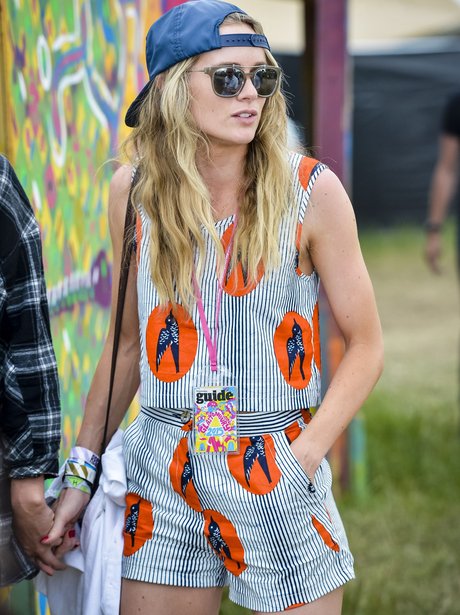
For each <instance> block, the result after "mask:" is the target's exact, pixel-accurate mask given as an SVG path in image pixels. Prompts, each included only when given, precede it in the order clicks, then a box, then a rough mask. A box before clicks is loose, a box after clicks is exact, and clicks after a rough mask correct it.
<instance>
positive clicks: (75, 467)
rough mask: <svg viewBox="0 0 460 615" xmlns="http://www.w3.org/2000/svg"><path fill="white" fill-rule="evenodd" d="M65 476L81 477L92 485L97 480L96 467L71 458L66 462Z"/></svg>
mask: <svg viewBox="0 0 460 615" xmlns="http://www.w3.org/2000/svg"><path fill="white" fill-rule="evenodd" d="M64 476H76V477H80V478H83V479H84V480H85V481H86V482H87V483H89V484H90V485H92V484H93V483H94V480H95V478H96V467H95V466H94V465H92V464H91V463H89V462H87V461H83V460H82V459H75V458H71V457H69V459H67V461H66V462H65V468H64Z"/></svg>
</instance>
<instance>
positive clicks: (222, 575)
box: [49, 0, 382, 615]
mask: <svg viewBox="0 0 460 615" xmlns="http://www.w3.org/2000/svg"><path fill="white" fill-rule="evenodd" d="M146 56H147V66H148V70H149V76H150V80H149V82H148V84H147V85H146V87H145V88H144V89H143V90H142V92H141V93H140V94H139V96H138V97H137V99H136V100H135V101H134V103H133V104H132V105H131V107H130V109H129V111H128V114H127V117H126V121H127V124H128V125H129V126H132V127H133V132H132V134H131V136H130V138H129V139H128V141H127V143H126V149H127V151H128V152H129V153H130V154H131V156H132V164H133V165H134V166H136V167H137V169H138V176H139V181H138V183H137V185H136V187H135V190H134V202H135V203H136V204H137V206H136V210H137V224H136V240H135V241H136V258H135V260H134V259H133V263H132V264H131V272H130V282H129V286H128V291H127V301H126V306H125V313H124V320H123V330H122V335H121V342H120V344H121V346H120V351H119V360H118V368H117V377H116V383H115V394H114V399H115V400H116V401H115V402H114V404H113V408H112V415H111V416H112V420H111V425H110V432H111V433H113V431H114V430H115V429H116V427H117V426H118V425H119V423H120V422H121V420H122V418H123V415H124V412H125V409H126V408H127V407H128V405H129V403H130V402H131V400H132V398H133V396H134V394H135V392H136V390H137V388H138V386H139V384H140V400H141V405H142V408H141V411H140V414H139V416H138V417H137V418H136V420H135V421H134V422H133V423H132V424H131V425H130V426H129V428H128V429H127V431H126V432H125V436H124V456H125V462H126V472H127V478H128V493H127V496H126V515H125V524H124V537H125V547H124V556H123V581H122V599H121V613H123V614H125V615H127V614H128V613H145V614H147V613H149V614H150V613H161V614H162V615H168V614H171V615H176V614H177V613H180V612H183V611H186V612H187V614H188V615H195V614H196V615H198V614H199V615H217V613H218V612H219V604H220V597H221V591H222V587H223V586H225V585H229V587H230V589H229V595H230V598H231V600H233V601H234V602H236V603H237V604H240V605H242V606H245V607H247V608H249V609H252V610H253V612H255V613H280V612H283V611H285V610H288V609H292V611H293V612H295V613H299V615H304V614H305V615H308V614H323V615H326V614H327V615H336V614H338V613H340V611H341V603H342V586H343V585H344V584H345V583H346V582H347V581H348V580H350V579H351V578H353V559H352V555H351V553H350V551H349V548H348V544H347V539H346V536H345V532H344V529H343V525H342V523H341V520H340V517H339V515H338V512H337V508H336V506H335V503H334V500H333V497H332V494H331V472H330V468H329V466H328V463H327V461H326V459H325V455H326V453H327V452H328V450H329V449H330V447H331V445H332V444H333V443H334V441H335V440H336V438H337V437H338V436H339V435H340V434H341V433H342V431H343V430H344V429H345V428H346V426H347V425H348V423H349V422H350V420H351V419H352V417H353V415H354V414H355V413H356V412H357V411H358V409H359V407H360V406H361V405H362V403H363V401H364V400H365V399H366V397H367V396H368V394H369V392H370V391H371V389H372V387H373V386H374V384H375V382H376V380H377V378H378V377H379V374H380V371H381V368H382V337H381V331H380V325H379V319H378V315H377V310H376V306H375V301H374V295H373V291H372V286H371V283H370V280H369V277H368V274H367V271H366V268H365V265H364V263H363V260H362V257H361V252H360V249H359V244H358V239H357V233H356V225H355V219H354V215H353V210H352V207H351V204H350V202H349V200H348V197H347V195H346V193H345V191H344V189H343V188H342V186H341V184H340V183H339V181H338V180H337V178H336V177H335V176H334V174H333V173H332V172H331V171H329V170H328V169H327V168H326V167H324V166H323V165H322V164H320V163H319V162H318V161H314V160H312V159H310V158H305V157H302V156H301V155H300V154H290V153H289V152H288V151H287V147H286V132H287V131H286V107H285V101H284V98H283V95H282V93H281V90H280V80H281V71H280V69H279V68H278V66H277V64H276V62H275V60H274V58H273V56H272V55H271V53H270V50H269V45H268V42H267V39H266V38H265V36H264V35H263V33H262V30H261V27H260V25H259V24H258V23H256V22H255V21H254V20H253V19H251V18H250V17H249V16H247V15H246V14H245V13H244V12H243V11H241V10H240V9H239V8H238V7H236V6H234V5H231V4H228V3H226V2H219V1H216V0H206V1H205V0H197V1H191V2H187V3H185V4H182V5H181V6H179V7H176V8H174V9H172V10H171V11H169V12H168V13H166V14H165V15H164V16H163V17H161V18H160V19H159V20H158V21H157V22H155V23H154V24H153V26H152V27H151V29H150V31H149V34H148V36H147V45H146ZM131 176H132V170H131V168H130V167H123V168H120V169H119V170H118V171H117V172H116V174H115V176H114V178H113V180H112V183H111V190H110V202H109V216H110V228H111V233H112V239H113V247H114V263H115V266H114V269H115V271H114V288H117V283H116V282H117V277H118V272H119V269H120V258H121V248H122V230H123V224H124V216H125V211H126V201H127V195H128V191H129V187H130V182H131ZM319 276H321V278H322V281H323V284H324V286H325V289H326V291H327V294H328V297H329V301H330V304H331V306H332V310H333V313H334V316H335V318H336V320H337V322H338V324H339V326H340V328H341V331H342V333H343V335H344V338H345V342H346V350H345V354H344V357H343V360H342V362H341V364H340V366H339V368H338V369H337V371H336V374H335V376H334V378H333V380H332V382H331V384H330V386H329V389H328V391H327V393H326V395H325V396H324V399H323V400H322V401H321V399H320V367H321V357H320V347H319V324H318V323H319V316H318V285H319ZM139 332H140V335H139ZM112 337H113V328H111V329H110V332H109V336H108V339H107V343H106V345H105V348H104V352H103V355H102V358H101V360H100V362H99V365H98V367H97V370H96V373H95V376H94V380H93V383H92V386H91V390H90V393H89V396H88V401H87V405H86V410H85V416H84V420H83V425H82V428H81V431H80V435H79V437H78V448H77V449H75V451H74V457H76V458H77V459H76V462H77V463H80V464H81V465H84V464H85V463H93V465H94V466H95V465H96V464H97V453H98V452H99V451H100V447H101V440H102V431H103V424H104V413H105V404H106V396H107V394H106V389H107V380H108V370H109V362H110V355H111V347H112ZM316 408H317V410H316V412H315V413H314V414H313V410H314V409H316ZM70 483H71V484H66V485H64V486H66V487H69V488H67V489H65V491H64V492H63V496H62V497H61V503H60V507H59V509H58V511H57V515H56V523H55V527H54V529H53V531H52V532H51V534H50V538H49V540H50V541H51V543H53V544H58V543H59V541H60V540H61V538H60V537H61V536H62V535H63V534H64V530H65V529H68V528H69V527H70V525H69V524H70V523H71V522H72V521H74V520H76V519H77V518H78V516H79V514H80V513H81V511H82V510H83V508H84V506H85V505H86V504H87V502H88V499H89V496H88V495H87V494H85V485H81V484H80V485H79V484H78V480H75V481H74V480H72V481H70ZM65 545H66V546H65V548H70V547H71V546H72V541H71V540H69V539H68V538H66V539H65ZM61 550H62V549H61Z"/></svg>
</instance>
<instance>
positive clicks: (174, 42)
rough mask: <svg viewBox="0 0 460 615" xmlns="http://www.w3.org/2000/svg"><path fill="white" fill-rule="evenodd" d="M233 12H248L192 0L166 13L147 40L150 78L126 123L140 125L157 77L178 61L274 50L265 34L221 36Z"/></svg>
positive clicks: (207, 0)
mask: <svg viewBox="0 0 460 615" xmlns="http://www.w3.org/2000/svg"><path fill="white" fill-rule="evenodd" d="M231 13H243V14H244V15H246V13H245V12H244V11H242V10H241V9H240V8H238V7H237V6H235V5H234V4H230V3H228V2H221V1H220V0H190V2H185V4H180V5H179V6H176V7H174V8H172V9H171V10H169V11H168V12H166V13H165V14H164V15H163V16H162V17H160V18H159V19H158V20H157V21H156V22H155V23H154V24H153V25H152V26H151V27H150V29H149V31H148V33H147V38H146V43H145V56H146V60H147V70H148V72H149V81H148V82H147V84H146V85H145V86H144V88H143V89H142V90H141V92H140V93H139V94H138V96H137V97H136V99H135V100H134V102H133V103H132V104H131V106H130V107H129V109H128V111H127V113H126V117H125V122H126V124H127V125H128V126H130V127H131V128H133V127H134V126H137V124H138V120H139V110H140V106H141V104H142V102H143V100H144V99H145V97H146V96H147V94H148V92H149V90H150V87H151V85H152V83H153V80H154V79H155V77H156V76H157V75H159V74H160V73H162V72H163V71H165V70H166V69H167V68H170V67H171V66H174V64H177V63H178V62H182V61H183V60H186V59H187V58H192V57H193V56H197V55H199V54H200V53H204V52H206V51H212V50H213V49H221V48H222V47H263V48H265V49H270V46H269V44H268V41H267V39H266V38H265V36H263V35H261V34H249V33H248V34H224V35H221V34H220V33H219V26H220V25H221V23H222V22H223V21H224V19H225V18H226V17H227V15H230V14H231Z"/></svg>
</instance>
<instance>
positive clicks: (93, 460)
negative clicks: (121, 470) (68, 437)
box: [69, 446, 101, 468]
mask: <svg viewBox="0 0 460 615" xmlns="http://www.w3.org/2000/svg"><path fill="white" fill-rule="evenodd" d="M69 458H71V459H80V460H82V461H87V462H88V463H90V464H91V465H93V466H95V467H96V468H97V466H98V465H99V462H100V460H101V459H100V457H99V455H96V453H93V451H90V450H89V448H85V447H84V446H74V447H72V448H71V449H70V454H69Z"/></svg>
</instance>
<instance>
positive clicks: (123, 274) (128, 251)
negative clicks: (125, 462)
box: [93, 170, 138, 493]
mask: <svg viewBox="0 0 460 615" xmlns="http://www.w3.org/2000/svg"><path fill="white" fill-rule="evenodd" d="M137 177H138V172H137V170H136V171H135V172H134V174H133V178H132V180H131V186H130V188H129V195H128V203H127V206H126V216H125V226H124V230H123V248H122V253H121V264H120V279H119V283H118V296H117V311H116V314H115V329H114V334H113V348H112V361H111V366H110V383H109V395H108V397H107V409H106V412H105V423H104V434H103V436H102V448H101V457H102V455H103V453H104V452H105V449H106V447H107V444H108V442H107V432H108V428H109V417H110V407H111V405H112V395H113V385H114V381H115V370H116V367H117V354H118V346H119V342H120V333H121V325H122V322H123V308H124V305H125V297H126V288H127V286H128V276H129V270H130V267H131V255H132V251H133V236H132V229H133V227H134V207H133V204H132V198H131V197H132V192H133V189H134V186H135V185H136V181H137ZM101 465H102V464H101V463H100V464H99V466H98V472H97V475H96V479H95V481H94V485H93V493H94V492H95V491H96V489H97V486H98V484H99V477H100V473H101Z"/></svg>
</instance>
